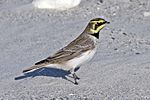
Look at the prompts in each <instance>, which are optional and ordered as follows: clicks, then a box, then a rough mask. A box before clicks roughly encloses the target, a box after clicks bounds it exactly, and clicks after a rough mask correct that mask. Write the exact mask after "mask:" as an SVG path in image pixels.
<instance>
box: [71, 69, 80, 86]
mask: <svg viewBox="0 0 150 100" xmlns="http://www.w3.org/2000/svg"><path fill="white" fill-rule="evenodd" d="M70 72H71V74H72V76H73V78H74V81H75V83H74V84H76V85H78V82H77V79H78V80H79V79H80V78H79V77H78V76H77V75H76V74H75V71H74V69H71V70H70Z"/></svg>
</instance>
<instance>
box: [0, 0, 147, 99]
mask: <svg viewBox="0 0 150 100" xmlns="http://www.w3.org/2000/svg"><path fill="white" fill-rule="evenodd" d="M31 2H32V0H0V100H50V99H52V100H150V1H149V0H104V1H103V2H102V0H82V2H81V4H80V5H79V6H78V7H75V8H72V9H69V10H66V11H56V10H40V9H36V8H33V7H32V6H31ZM95 17H103V18H105V19H106V20H108V21H110V24H109V25H107V27H106V28H104V29H103V30H102V31H101V33H100V40H99V43H98V51H97V53H96V55H95V56H94V58H93V59H92V61H90V62H89V63H87V64H85V65H83V66H81V68H80V69H79V70H78V72H77V74H78V76H79V77H80V78H81V79H80V81H79V85H74V84H73V83H72V81H73V79H72V78H71V77H69V76H68V80H67V79H65V78H64V76H65V75H67V74H68V73H66V72H65V71H63V70H58V69H52V68H45V69H42V70H36V71H34V72H31V73H27V74H23V73H22V70H23V69H25V68H27V67H29V66H31V65H33V64H34V63H35V62H37V61H39V60H41V59H43V58H46V57H48V56H49V55H52V54H53V53H54V52H55V51H56V50H58V49H60V48H61V47H63V46H65V45H66V44H68V43H69V42H71V41H72V40H73V39H74V38H76V37H77V36H78V35H79V34H80V33H81V32H82V31H83V30H84V28H85V27H86V25H87V23H88V22H89V20H90V19H91V18H95Z"/></svg>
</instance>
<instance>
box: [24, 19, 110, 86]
mask: <svg viewBox="0 0 150 100" xmlns="http://www.w3.org/2000/svg"><path fill="white" fill-rule="evenodd" d="M109 23H110V22H108V21H106V20H105V19H103V18H93V19H91V20H90V22H89V23H88V25H87V26H86V28H85V30H84V31H83V32H82V33H81V34H80V35H79V36H78V37H77V38H76V39H74V40H73V41H72V42H71V43H69V44H68V45H66V46H64V47H63V48H62V49H60V50H58V51H57V52H56V53H54V54H53V55H52V56H49V57H47V58H46V59H43V60H41V61H38V62H37V63H35V64H34V65H33V66H31V67H29V68H27V69H25V70H23V73H26V72H29V71H33V70H36V69H39V68H43V67H49V66H57V67H59V68H61V69H63V70H67V71H69V72H70V73H71V74H72V76H73V79H74V84H76V85H78V82H77V80H79V79H80V78H79V77H78V76H77V75H76V73H75V69H76V68H79V67H80V66H81V65H82V64H84V63H86V62H88V61H90V60H91V59H92V58H93V56H94V54H95V52H96V51H97V42H98V39H99V33H100V31H101V30H102V29H103V28H104V27H105V26H106V24H109Z"/></svg>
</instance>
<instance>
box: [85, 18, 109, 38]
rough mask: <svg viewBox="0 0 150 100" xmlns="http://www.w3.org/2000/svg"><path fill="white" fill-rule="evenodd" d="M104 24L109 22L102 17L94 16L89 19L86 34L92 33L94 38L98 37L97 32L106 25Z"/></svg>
mask: <svg viewBox="0 0 150 100" xmlns="http://www.w3.org/2000/svg"><path fill="white" fill-rule="evenodd" d="M106 24H109V22H107V21H105V20H104V19H102V18H94V19H92V20H90V22H89V24H88V26H87V28H86V29H85V30H86V32H87V33H88V34H90V35H93V36H95V37H96V38H99V32H100V30H101V29H103V28H104V27H105V26H106Z"/></svg>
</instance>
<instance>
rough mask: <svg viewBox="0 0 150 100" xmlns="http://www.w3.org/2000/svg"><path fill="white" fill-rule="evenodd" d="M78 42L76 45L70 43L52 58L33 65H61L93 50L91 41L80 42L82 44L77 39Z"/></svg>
mask: <svg viewBox="0 0 150 100" xmlns="http://www.w3.org/2000/svg"><path fill="white" fill-rule="evenodd" d="M75 41H76V40H75ZM78 41H79V42H78ZM78 41H76V43H75V42H71V43H70V44H69V45H67V46H66V47H64V48H62V49H60V50H59V51H57V52H56V53H55V54H54V55H53V56H51V57H48V58H46V59H44V60H42V61H39V62H37V63H35V65H39V64H43V63H62V62H65V61H68V60H70V59H72V58H74V57H78V56H80V55H81V54H82V53H83V52H86V51H88V50H90V49H93V48H95V46H94V45H93V44H92V43H94V42H93V41H92V40H91V39H85V40H84V41H83V40H82V42H81V41H80V40H79V39H78ZM89 42H90V43H89ZM87 43H89V44H87Z"/></svg>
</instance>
